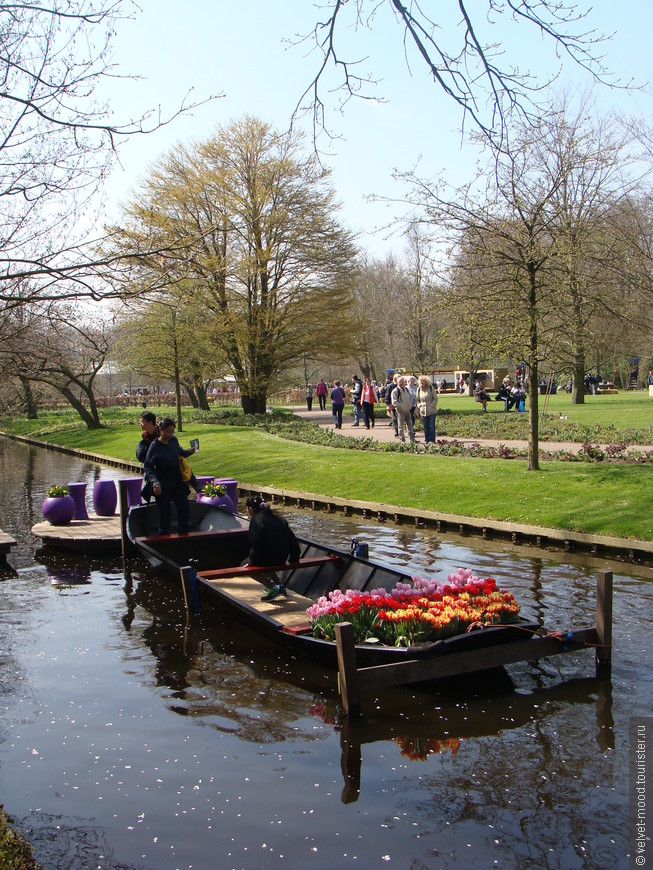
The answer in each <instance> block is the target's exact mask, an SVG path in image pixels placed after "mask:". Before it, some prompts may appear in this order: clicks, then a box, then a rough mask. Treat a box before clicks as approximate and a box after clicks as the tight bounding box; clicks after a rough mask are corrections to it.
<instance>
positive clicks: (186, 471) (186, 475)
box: [179, 456, 193, 483]
mask: <svg viewBox="0 0 653 870" xmlns="http://www.w3.org/2000/svg"><path fill="white" fill-rule="evenodd" d="M179 471H180V473H181V479H182V480H183V482H184V483H188V481H189V480H190V478H191V475H192V474H193V471H192V469H191V467H190V465H189V464H188V463H187V462H186V460H185V459H184V457H183V456H180V457H179Z"/></svg>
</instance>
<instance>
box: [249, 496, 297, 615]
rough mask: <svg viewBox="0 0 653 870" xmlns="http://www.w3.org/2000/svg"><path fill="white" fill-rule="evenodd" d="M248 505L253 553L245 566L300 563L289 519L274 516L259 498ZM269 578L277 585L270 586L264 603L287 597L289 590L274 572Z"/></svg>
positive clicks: (250, 540)
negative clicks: (287, 590)
mask: <svg viewBox="0 0 653 870" xmlns="http://www.w3.org/2000/svg"><path fill="white" fill-rule="evenodd" d="M246 505H247V515H248V516H249V520H250V522H249V546H250V550H249V555H248V557H247V560H246V562H245V564H246V565H284V564H285V563H286V562H297V561H298V559H299V543H298V542H297V538H296V537H295V533H294V532H293V530H292V529H291V528H290V526H289V525H288V523H287V522H286V520H284V518H283V517H280V516H279V515H278V514H275V513H274V511H272V510H271V509H270V508H269V507H268V506H267V505H266V504H265V502H264V501H263V499H262V498H261V496H260V495H253V496H251V498H248V499H247V502H246ZM269 576H270V579H271V580H273V581H276V582H272V584H271V585H270V586H269V587H268V589H267V590H266V592H265V594H264V595H263V596H262V597H261V601H272V599H273V598H276V597H277V596H279V595H285V594H286V587H285V586H284V585H283V584H282V583H279V578H278V577H277V575H276V574H275V573H274V572H273V571H271V572H270V575H269Z"/></svg>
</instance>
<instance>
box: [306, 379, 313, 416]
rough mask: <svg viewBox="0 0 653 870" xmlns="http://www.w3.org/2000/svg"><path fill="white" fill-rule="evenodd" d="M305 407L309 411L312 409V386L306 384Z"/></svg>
mask: <svg viewBox="0 0 653 870" xmlns="http://www.w3.org/2000/svg"><path fill="white" fill-rule="evenodd" d="M306 408H307V410H309V411H311V410H312V409H313V387H312V386H311V385H310V384H306Z"/></svg>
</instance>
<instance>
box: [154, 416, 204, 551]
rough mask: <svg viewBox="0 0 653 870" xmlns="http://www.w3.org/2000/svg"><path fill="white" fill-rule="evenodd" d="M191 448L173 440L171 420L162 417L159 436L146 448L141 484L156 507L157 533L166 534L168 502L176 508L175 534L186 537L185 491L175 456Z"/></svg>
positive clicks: (168, 515)
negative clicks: (147, 488) (146, 488)
mask: <svg viewBox="0 0 653 870" xmlns="http://www.w3.org/2000/svg"><path fill="white" fill-rule="evenodd" d="M193 453H195V448H194V447H191V448H190V449H189V450H184V449H183V447H182V446H181V444H180V443H179V441H177V439H176V438H175V421H174V420H173V419H172V417H164V418H163V420H161V421H160V423H159V436H158V438H156V439H155V440H154V441H153V442H152V443H151V444H150V446H149V449H148V451H147V456H146V457H145V465H144V469H145V483H146V484H149V485H150V486H151V487H152V493H153V494H154V498H155V501H156V503H157V506H158V508H159V534H160V535H169V534H170V520H171V515H172V510H171V503H174V504H175V506H176V508H177V531H178V533H179V534H180V535H186V534H188V514H189V510H188V490H187V489H186V484H185V483H184V481H183V480H182V478H181V471H180V469H179V457H180V456H183V457H187V456H191V455H192V454H193Z"/></svg>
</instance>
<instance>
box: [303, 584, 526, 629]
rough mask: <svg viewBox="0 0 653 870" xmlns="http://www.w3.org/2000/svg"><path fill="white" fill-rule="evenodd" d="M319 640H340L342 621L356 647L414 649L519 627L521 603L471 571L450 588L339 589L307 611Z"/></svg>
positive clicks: (415, 585)
mask: <svg viewBox="0 0 653 870" xmlns="http://www.w3.org/2000/svg"><path fill="white" fill-rule="evenodd" d="M306 613H307V615H308V617H309V619H310V622H311V627H312V629H313V635H314V636H315V637H319V638H324V639H325V640H335V627H336V625H337V623H339V622H351V624H352V625H353V626H354V637H355V641H356V643H365V642H367V643H378V642H380V643H384V644H386V645H388V646H412V645H414V644H418V643H432V642H433V641H436V640H442V639H443V638H446V637H451V636H452V635H454V634H461V633H462V632H465V631H466V630H467V629H468V628H469V626H470V625H472V624H474V623H481V624H483V625H487V624H496V623H509V622H516V621H517V619H518V618H519V604H518V603H517V601H516V600H515V598H514V597H513V595H512V593H510V592H506V591H504V590H502V589H497V584H496V580H494V579H493V578H492V577H487V578H485V579H484V580H480V579H479V578H478V577H475V576H474V575H473V573H472V571H471V569H469V568H468V569H463V568H460V569H459V570H458V572H457V573H456V574H449V576H448V577H447V582H446V583H439V582H438V581H437V580H429V579H425V578H423V577H413V578H412V583H398V584H397V585H396V586H395V587H394V589H392V591H390V592H387V591H386V590H385V589H374V590H372V591H371V592H355V591H354V590H351V589H350V590H347V592H341V591H340V590H337V589H336V590H334V591H333V592H330V593H329V596H328V598H327V597H324V596H323V597H322V598H320V599H318V601H317V602H316V603H315V604H314V605H313V606H312V607H309V608H308V610H307V611H306Z"/></svg>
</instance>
